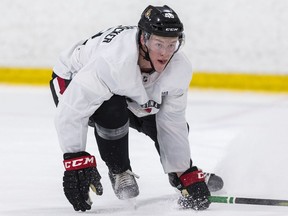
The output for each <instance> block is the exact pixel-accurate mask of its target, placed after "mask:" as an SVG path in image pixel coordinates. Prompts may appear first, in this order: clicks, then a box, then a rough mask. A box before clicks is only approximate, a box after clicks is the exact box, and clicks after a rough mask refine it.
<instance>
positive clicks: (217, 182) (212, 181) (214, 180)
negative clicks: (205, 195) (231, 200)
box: [204, 172, 224, 192]
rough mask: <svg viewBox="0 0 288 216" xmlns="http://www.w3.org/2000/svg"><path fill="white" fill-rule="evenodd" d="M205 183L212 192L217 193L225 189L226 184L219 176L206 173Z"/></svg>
mask: <svg viewBox="0 0 288 216" xmlns="http://www.w3.org/2000/svg"><path fill="white" fill-rule="evenodd" d="M204 176H205V182H206V184H207V186H208V188H209V191H210V192H216V191H219V190H221V189H222V188H223V186H224V182H223V180H222V178H221V177H220V176H217V175H216V174H214V173H205V172H204Z"/></svg>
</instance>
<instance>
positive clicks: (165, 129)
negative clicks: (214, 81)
mask: <svg viewBox="0 0 288 216" xmlns="http://www.w3.org/2000/svg"><path fill="white" fill-rule="evenodd" d="M138 56H139V45H138V42H137V27H131V26H118V27H115V28H110V29H108V30H106V31H103V32H100V33H98V34H97V35H95V36H93V37H92V38H90V39H89V40H86V41H80V42H78V43H77V44H75V45H74V46H73V47H71V48H70V49H68V50H67V51H65V52H63V53H62V54H61V56H60V58H59V61H58V62H57V64H56V65H55V66H54V68H53V71H54V72H55V73H56V74H57V75H58V76H60V77H62V78H64V79H73V81H72V82H71V83H70V85H69V86H68V88H67V89H66V91H65V92H64V94H63V95H62V96H61V97H60V98H59V104H58V107H57V111H56V117H55V125H56V129H57V133H58V137H59V142H60V146H61V148H62V151H63V152H78V151H84V150H85V148H86V139H87V131H88V120H89V117H90V116H91V115H92V114H93V113H94V112H95V111H96V110H97V109H98V107H99V106H101V104H102V103H103V102H104V101H106V100H109V98H110V97H112V96H113V94H117V95H122V96H126V97H127V98H128V100H127V103H128V108H129V109H130V110H131V111H132V112H133V113H134V114H135V115H136V116H138V117H142V116H146V115H151V114H156V124H157V134H158V141H159V146H160V157H161V162H162V165H163V169H164V171H165V172H166V173H168V172H180V171H185V170H186V169H187V168H189V165H190V164H189V161H190V147H189V141H188V130H187V123H186V120H185V109H186V102H187V91H188V87H189V83H190V80H191V77H192V68H191V64H190V62H189V60H188V59H187V58H186V57H185V56H184V54H183V53H182V52H180V51H179V52H177V53H176V54H175V55H174V57H173V58H172V59H171V61H170V62H169V64H168V65H167V67H166V68H165V70H164V71H163V72H161V73H160V74H159V73H157V72H154V73H152V74H148V73H141V71H140V68H139V65H138Z"/></svg>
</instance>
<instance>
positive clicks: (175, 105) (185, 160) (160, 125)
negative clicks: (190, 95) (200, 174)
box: [156, 91, 190, 173]
mask: <svg viewBox="0 0 288 216" xmlns="http://www.w3.org/2000/svg"><path fill="white" fill-rule="evenodd" d="M186 104H187V91H186V92H183V93H182V94H180V95H178V96H177V95H173V96H165V97H164V98H163V103H162V106H161V109H160V111H159V112H158V113H157V114H156V126H157V138H158V142H159V146H160V156H161V162H162V166H163V169H164V171H165V173H169V172H179V171H185V170H186V169H187V168H188V167H189V163H190V146H189V140H188V126H187V122H186V119H185V109H186Z"/></svg>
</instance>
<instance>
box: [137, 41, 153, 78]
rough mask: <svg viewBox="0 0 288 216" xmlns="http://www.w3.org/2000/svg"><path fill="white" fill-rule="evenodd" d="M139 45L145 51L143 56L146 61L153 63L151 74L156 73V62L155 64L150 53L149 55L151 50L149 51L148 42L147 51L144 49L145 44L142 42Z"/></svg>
mask: <svg viewBox="0 0 288 216" xmlns="http://www.w3.org/2000/svg"><path fill="white" fill-rule="evenodd" d="M139 46H140V49H141V50H142V51H143V52H144V56H143V58H144V59H145V60H146V61H149V62H150V65H151V67H152V72H151V74H152V73H154V72H155V71H156V70H155V67H154V64H153V63H152V61H151V58H150V55H149V51H148V47H147V46H146V44H145V47H146V50H147V51H145V50H144V49H143V46H142V45H141V44H139Z"/></svg>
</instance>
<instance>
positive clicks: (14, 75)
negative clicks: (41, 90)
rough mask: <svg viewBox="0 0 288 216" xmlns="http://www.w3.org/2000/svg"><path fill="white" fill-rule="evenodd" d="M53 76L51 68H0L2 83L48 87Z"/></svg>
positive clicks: (0, 80)
mask: <svg viewBox="0 0 288 216" xmlns="http://www.w3.org/2000/svg"><path fill="white" fill-rule="evenodd" d="M51 75H52V69H51V68H0V83H5V84H14V85H15V84H16V85H48V84H49V81H50V79H51Z"/></svg>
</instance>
